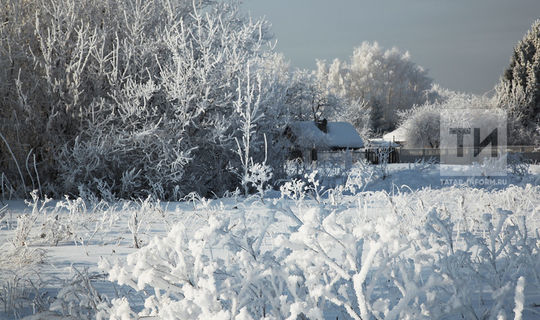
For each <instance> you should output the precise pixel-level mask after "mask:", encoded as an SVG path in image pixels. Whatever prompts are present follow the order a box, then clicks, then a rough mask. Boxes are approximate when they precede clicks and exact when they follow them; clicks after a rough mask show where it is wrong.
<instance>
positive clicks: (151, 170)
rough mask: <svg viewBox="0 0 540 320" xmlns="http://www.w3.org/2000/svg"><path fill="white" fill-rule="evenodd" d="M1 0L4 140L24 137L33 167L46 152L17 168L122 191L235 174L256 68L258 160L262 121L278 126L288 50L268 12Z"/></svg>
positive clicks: (21, 144)
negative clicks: (279, 43)
mask: <svg viewBox="0 0 540 320" xmlns="http://www.w3.org/2000/svg"><path fill="white" fill-rule="evenodd" d="M1 1H2V2H1V6H0V7H2V8H7V9H6V10H7V11H3V13H0V14H2V15H3V16H2V21H6V23H4V24H2V26H0V41H1V42H2V46H1V50H2V51H1V52H0V53H1V54H0V63H1V64H2V66H5V68H0V69H2V71H0V73H1V75H0V76H1V77H2V80H3V81H2V84H3V85H2V87H1V88H0V90H3V91H2V93H3V94H2V96H3V100H1V103H2V106H3V108H2V113H1V115H0V116H1V117H2V119H3V120H6V121H3V123H6V124H7V123H9V124H10V126H8V125H4V127H3V128H2V131H1V132H4V136H6V137H7V139H6V140H8V143H5V144H3V145H2V147H3V148H5V145H12V146H15V147H17V148H20V149H21V150H18V149H17V150H15V152H14V154H15V156H14V157H12V158H16V159H18V160H19V162H21V165H20V167H23V168H24V166H22V164H24V162H25V161H24V159H30V160H33V157H30V155H31V154H30V153H29V152H30V150H32V154H34V153H35V154H37V157H36V165H35V166H34V167H35V168H36V170H30V169H33V168H32V163H31V162H30V165H29V166H27V167H29V168H30V169H29V170H26V171H28V172H24V173H23V179H20V180H28V181H30V179H32V182H33V181H34V180H35V177H36V176H37V174H34V171H36V172H39V173H40V175H41V178H42V180H43V181H45V184H46V186H45V187H44V188H45V189H46V190H47V191H49V192H53V193H57V194H62V193H66V192H69V193H76V192H77V189H78V187H80V186H83V187H84V188H88V189H90V190H91V191H93V192H95V193H100V192H102V191H104V190H106V189H110V190H111V191H112V192H113V193H114V194H116V195H119V196H122V197H137V196H143V195H146V194H148V193H152V194H155V195H158V196H159V197H173V195H181V194H183V193H186V192H189V191H193V190H195V191H197V192H199V193H202V194H207V193H212V192H214V193H216V194H219V193H220V192H223V191H225V190H228V189H231V188H235V187H236V186H238V185H239V178H238V175H237V171H238V170H239V168H240V166H241V165H240V159H239V158H238V156H237V155H236V153H235V151H236V149H237V145H236V143H235V138H238V137H240V136H241V135H242V130H241V124H242V116H241V115H242V114H245V112H244V113H243V112H242V110H238V108H239V106H240V108H243V107H245V106H246V105H247V104H246V103H244V102H245V101H244V99H246V98H247V95H245V94H242V93H245V92H246V86H247V83H250V82H251V83H257V82H259V83H261V86H260V87H261V88H262V89H261V90H258V91H257V92H256V93H255V95H256V97H254V98H255V99H257V100H259V101H260V108H259V112H260V114H264V115H265V116H264V117H259V118H258V121H259V123H258V124H257V126H256V127H255V128H256V130H255V131H253V139H252V141H251V148H252V155H253V159H254V160H255V161H258V159H262V158H263V157H264V147H263V145H264V143H263V140H264V135H263V133H266V135H267V136H268V139H273V136H277V135H278V134H277V133H278V132H280V128H279V125H276V121H278V120H279V119H280V117H281V115H280V114H279V112H280V107H281V105H282V99H283V97H284V92H285V88H286V72H285V73H284V74H283V73H282V72H281V71H283V70H284V69H286V64H285V63H284V62H283V58H282V57H280V56H277V55H275V54H274V53H273V51H272V43H271V42H270V40H271V37H270V35H269V32H268V25H267V23H266V22H265V21H263V20H253V19H248V18H247V17H245V16H244V15H243V14H241V13H240V11H239V5H238V3H236V2H227V1H217V2H213V1H195V2H192V1H187V0H174V1H168V0H150V1H130V0H122V1H97V0H95V1H94V0H92V1H86V2H84V3H80V4H79V3H78V2H77V3H76V2H73V1H70V0H51V1H47V2H44V1H41V0H28V1H24V2H16V1H8V0H1ZM5 12H7V13H5ZM4 13H5V14H4ZM20 44H22V45H20ZM248 69H249V70H251V71H250V72H248V71H247V70H248ZM4 106H5V108H4ZM238 111H240V112H238ZM21 137H22V138H21ZM273 145H274V144H272V146H273ZM15 147H14V148H13V149H15ZM274 151H276V152H277V151H279V149H278V148H271V150H269V152H274ZM5 154H6V153H2V156H4V155H5ZM21 159H22V160H21ZM271 159H279V157H275V156H273V157H271ZM2 161H11V158H7V157H6V158H4V159H2ZM13 162H14V161H11V162H10V163H13ZM22 171H25V170H24V169H23V170H22ZM10 172H12V173H13V172H17V171H16V170H14V169H13V170H10ZM9 178H10V180H11V181H12V180H14V179H15V178H17V175H14V174H12V175H11V176H9ZM26 183H28V182H26ZM22 184H25V183H22Z"/></svg>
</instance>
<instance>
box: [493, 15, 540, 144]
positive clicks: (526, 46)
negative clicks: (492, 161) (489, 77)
mask: <svg viewBox="0 0 540 320" xmlns="http://www.w3.org/2000/svg"><path fill="white" fill-rule="evenodd" d="M539 80H540V20H536V21H535V22H534V23H533V24H532V27H531V29H530V30H529V31H528V32H527V34H526V35H525V36H524V37H523V39H522V40H521V41H519V42H518V44H517V45H516V47H515V48H514V53H513V55H512V57H511V59H510V66H509V67H508V68H507V69H506V70H505V71H504V74H503V76H502V77H501V80H500V82H499V84H498V85H497V87H496V91H497V99H498V103H499V106H501V107H503V108H505V109H506V110H507V111H508V117H509V133H510V137H509V138H510V139H509V140H510V141H511V142H513V143H519V144H523V143H526V144H529V143H534V144H538V143H539V135H540V132H539V130H540V81H539Z"/></svg>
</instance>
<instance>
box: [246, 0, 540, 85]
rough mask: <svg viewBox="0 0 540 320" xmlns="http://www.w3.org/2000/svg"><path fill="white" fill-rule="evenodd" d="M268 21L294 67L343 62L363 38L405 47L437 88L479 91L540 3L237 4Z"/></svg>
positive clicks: (370, 0) (308, 0)
mask: <svg viewBox="0 0 540 320" xmlns="http://www.w3.org/2000/svg"><path fill="white" fill-rule="evenodd" d="M243 7H244V8H245V10H246V11H248V12H250V13H251V15H252V16H255V17H260V16H265V17H266V18H267V20H269V21H270V22H271V23H272V31H273V33H274V35H275V37H276V39H277V40H278V44H277V50H278V51H280V52H283V53H284V54H285V56H286V58H287V59H288V60H289V61H291V64H292V66H293V67H300V68H309V69H313V68H314V67H315V59H325V60H327V61H331V60H333V59H334V58H340V59H348V57H349V56H350V55H352V51H353V48H354V47H355V46H358V45H360V44H361V43H362V41H378V42H379V44H380V45H381V46H383V47H385V48H390V47H392V46H396V47H398V48H400V49H401V50H408V51H409V52H410V53H411V57H412V60H413V61H414V62H416V63H417V64H419V65H421V66H423V67H425V68H427V69H428V70H429V75H430V76H431V77H432V78H433V79H434V80H435V82H437V83H439V84H441V85H442V86H443V87H446V88H449V89H453V90H459V91H465V92H473V93H484V92H486V91H489V90H491V89H492V88H493V86H494V85H495V84H496V83H497V81H498V79H499V76H500V75H501V74H502V72H503V69H504V68H505V67H506V66H507V65H508V62H509V59H510V55H511V53H512V49H513V47H514V46H515V45H516V43H517V42H518V41H519V40H520V39H521V38H522V37H523V35H524V34H525V32H526V31H527V30H528V29H529V27H530V25H531V24H532V23H533V21H534V20H535V19H538V18H540V0H244V4H243Z"/></svg>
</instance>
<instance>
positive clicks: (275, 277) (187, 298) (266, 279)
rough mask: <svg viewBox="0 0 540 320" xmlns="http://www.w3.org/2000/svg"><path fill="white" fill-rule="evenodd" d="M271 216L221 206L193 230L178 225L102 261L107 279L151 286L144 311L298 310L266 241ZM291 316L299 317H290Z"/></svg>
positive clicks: (168, 314)
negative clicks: (119, 259) (119, 258)
mask: <svg viewBox="0 0 540 320" xmlns="http://www.w3.org/2000/svg"><path fill="white" fill-rule="evenodd" d="M272 223H273V217H272V216H271V215H270V216H256V215H253V216H249V217H244V216H243V215H241V214H239V215H234V216H228V215H227V214H224V213H217V214H215V215H213V216H211V217H210V218H209V220H208V221H207V223H206V224H205V225H204V227H202V228H200V229H199V230H197V231H196V232H193V231H191V230H190V228H188V227H186V226H185V225H183V224H178V225H176V226H175V227H174V228H173V229H172V230H171V232H169V234H168V235H167V236H166V237H163V238H154V239H153V240H152V241H151V242H150V243H149V244H148V245H147V246H145V247H143V248H141V249H140V250H139V251H137V252H135V253H133V254H131V255H129V256H128V259H127V261H126V262H125V263H120V264H116V265H113V266H110V265H109V264H108V262H106V261H102V264H101V267H102V268H103V269H105V270H107V271H108V272H109V279H110V280H113V281H117V282H118V283H119V284H126V285H129V286H131V287H133V288H134V289H136V290H147V289H149V288H152V289H153V291H152V292H153V293H154V294H152V295H150V296H149V297H148V298H147V299H146V301H145V303H144V309H143V310H142V311H141V312H139V316H157V317H160V318H168V319H186V318H189V319H209V318H222V317H226V318H235V317H241V318H246V317H248V318H254V319H258V318H263V317H267V318H272V319H280V318H284V317H288V316H295V315H296V314H291V312H294V310H296V309H295V308H293V307H292V306H291V303H292V302H293V300H292V299H291V298H290V297H288V296H287V295H286V294H285V292H291V293H292V294H300V295H302V293H301V292H299V293H297V291H299V289H298V288H297V287H296V283H295V282H294V281H293V280H294V279H293V280H291V281H292V282H291V283H289V281H288V278H287V277H285V275H283V274H282V272H281V269H280V264H279V263H278V261H276V257H274V256H273V255H272V254H271V252H265V250H263V248H262V241H263V239H264V238H265V236H266V234H267V232H268V230H267V229H268V228H269V227H270V225H271V224H272ZM293 318H294V317H293Z"/></svg>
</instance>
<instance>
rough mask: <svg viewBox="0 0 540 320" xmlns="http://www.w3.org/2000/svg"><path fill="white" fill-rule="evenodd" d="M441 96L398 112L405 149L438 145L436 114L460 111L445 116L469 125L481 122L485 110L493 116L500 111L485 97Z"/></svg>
mask: <svg viewBox="0 0 540 320" xmlns="http://www.w3.org/2000/svg"><path fill="white" fill-rule="evenodd" d="M444 94H445V96H444V99H441V100H439V101H436V102H434V103H427V104H424V105H421V106H414V107H413V108H411V109H409V110H406V111H404V112H401V113H400V115H399V117H400V128H402V130H403V131H404V140H405V142H406V146H407V147H408V148H438V147H439V145H440V143H441V141H440V130H441V129H440V115H441V112H444V111H446V110H450V111H452V110H460V109H461V110H463V112H462V113H459V112H453V113H450V114H448V115H447V117H449V116H452V117H454V118H455V119H452V121H454V122H455V123H459V124H462V125H463V124H466V123H472V122H475V123H477V124H478V123H482V119H483V117H484V114H483V112H486V109H488V110H493V114H497V113H500V112H501V110H500V109H497V108H495V107H494V104H493V101H491V100H490V99H488V98H486V97H480V96H475V95H469V94H463V93H456V92H445V93H444Z"/></svg>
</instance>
